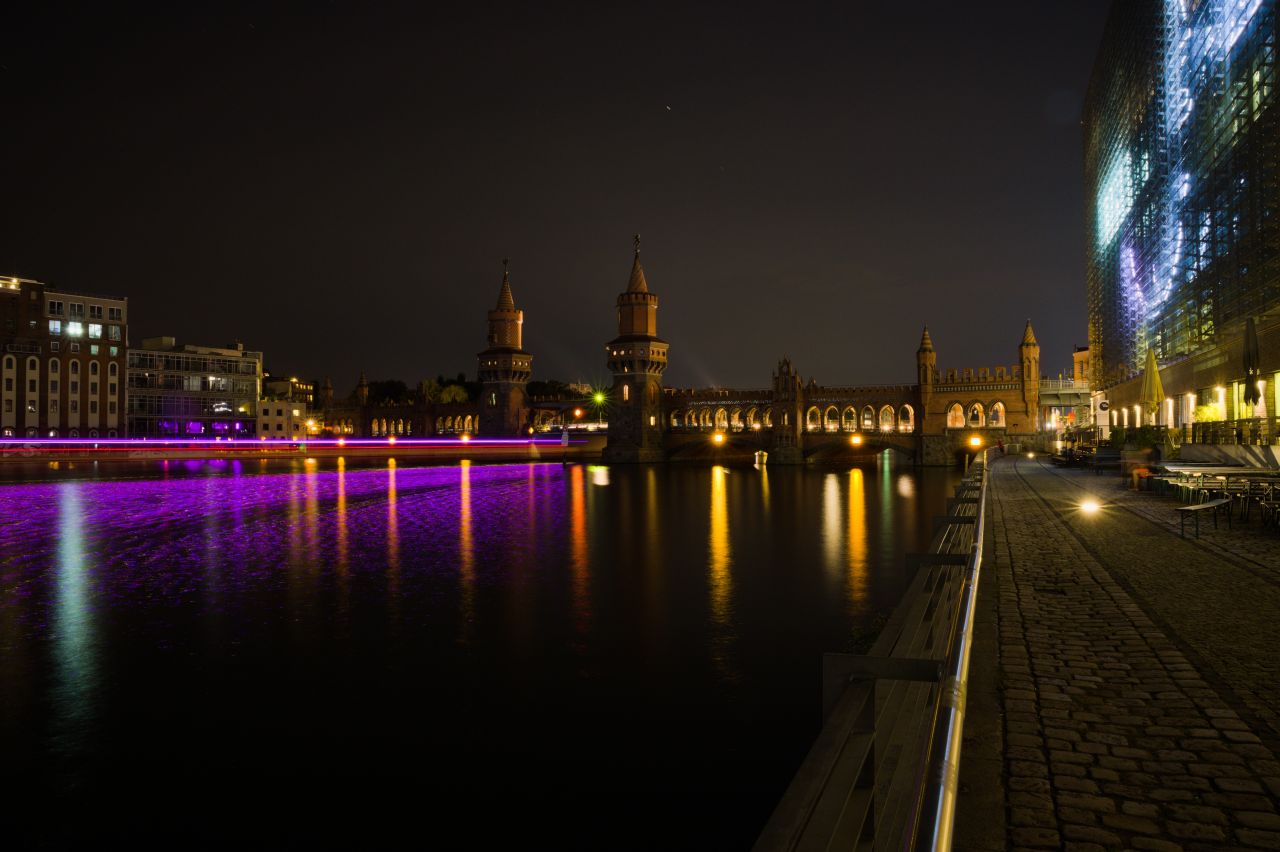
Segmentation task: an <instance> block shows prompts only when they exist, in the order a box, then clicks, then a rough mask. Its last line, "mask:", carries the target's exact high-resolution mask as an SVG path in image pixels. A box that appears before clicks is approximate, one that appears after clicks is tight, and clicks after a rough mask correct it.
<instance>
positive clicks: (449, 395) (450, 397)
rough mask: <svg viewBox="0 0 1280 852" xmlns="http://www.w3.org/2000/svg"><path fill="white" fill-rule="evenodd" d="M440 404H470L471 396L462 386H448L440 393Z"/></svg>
mask: <svg viewBox="0 0 1280 852" xmlns="http://www.w3.org/2000/svg"><path fill="white" fill-rule="evenodd" d="M440 401H441V402H470V401H471V395H470V394H468V393H467V389H466V387H465V386H463V385H454V384H451V385H448V386H446V387H444V388H443V389H441V391H440Z"/></svg>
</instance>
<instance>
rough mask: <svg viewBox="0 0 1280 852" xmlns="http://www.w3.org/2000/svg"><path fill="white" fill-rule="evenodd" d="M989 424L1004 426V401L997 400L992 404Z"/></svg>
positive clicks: (989, 412) (988, 416) (988, 413)
mask: <svg viewBox="0 0 1280 852" xmlns="http://www.w3.org/2000/svg"><path fill="white" fill-rule="evenodd" d="M987 425H988V426H996V427H1000V428H1003V427H1004V403H1003V402H995V403H992V404H991V410H990V411H988V412H987Z"/></svg>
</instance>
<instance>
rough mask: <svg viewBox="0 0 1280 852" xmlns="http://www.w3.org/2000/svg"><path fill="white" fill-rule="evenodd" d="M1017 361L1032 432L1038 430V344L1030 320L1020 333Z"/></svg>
mask: <svg viewBox="0 0 1280 852" xmlns="http://www.w3.org/2000/svg"><path fill="white" fill-rule="evenodd" d="M1018 360H1019V361H1020V362H1021V366H1022V403H1023V405H1024V406H1025V409H1024V410H1025V413H1026V415H1027V422H1028V424H1030V426H1031V431H1033V432H1034V431H1036V430H1038V429H1039V428H1040V424H1039V419H1040V344H1039V343H1037V342H1036V333H1035V332H1034V331H1033V330H1032V329H1031V320H1027V327H1026V329H1025V330H1024V331H1023V332H1022V343H1021V344H1019V345H1018Z"/></svg>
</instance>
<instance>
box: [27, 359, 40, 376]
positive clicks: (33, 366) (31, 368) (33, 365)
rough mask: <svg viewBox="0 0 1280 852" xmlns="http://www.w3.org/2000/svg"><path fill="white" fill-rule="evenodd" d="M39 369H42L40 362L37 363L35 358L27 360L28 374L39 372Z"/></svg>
mask: <svg viewBox="0 0 1280 852" xmlns="http://www.w3.org/2000/svg"><path fill="white" fill-rule="evenodd" d="M39 369H40V362H39V361H37V360H36V359H35V358H28V359H27V372H28V373H34V372H36V371H37V370H39Z"/></svg>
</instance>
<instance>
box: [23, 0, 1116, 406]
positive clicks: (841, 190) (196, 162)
mask: <svg viewBox="0 0 1280 852" xmlns="http://www.w3.org/2000/svg"><path fill="white" fill-rule="evenodd" d="M18 5H19V4H10V5H7V6H6V9H7V10H6V11H4V12H0V32H4V33H5V37H4V52H3V56H0V104H3V105H4V111H5V115H4V119H5V120H4V123H3V129H2V130H0V163H3V166H2V167H0V174H2V175H3V186H4V192H3V204H0V211H2V212H0V274H14V275H19V276H25V277H30V278H37V279H40V280H43V281H45V282H47V283H50V284H52V285H55V286H58V287H61V288H63V289H68V290H83V291H87V292H101V293H106V294H120V295H126V296H128V297H129V299H130V303H129V304H130V313H131V317H130V319H131V330H130V337H131V339H132V341H133V342H134V343H138V342H140V341H141V339H142V338H143V337H144V336H150V335H154V334H174V335H177V336H178V337H179V339H180V340H182V341H189V342H199V343H223V342H225V341H229V340H231V339H233V338H239V339H241V340H243V341H244V342H245V344H246V346H247V347H249V348H254V349H261V350H263V351H264V352H265V353H266V364H267V368H268V369H269V370H272V371H274V372H277V373H295V374H302V375H307V376H322V375H326V374H327V375H331V376H332V377H333V379H334V383H335V385H336V386H337V387H338V388H339V391H340V392H341V391H342V390H345V389H346V388H348V387H350V385H351V384H352V383H354V381H355V378H356V376H357V375H358V374H359V371H360V370H361V369H362V368H363V369H365V370H366V371H367V372H368V374H369V376H370V377H371V378H383V377H387V378H390V377H395V378H402V379H405V380H406V381H410V382H414V381H416V380H418V379H420V378H423V377H426V376H434V375H436V374H437V373H445V374H455V373H457V372H459V371H465V372H466V373H467V374H468V375H473V374H474V372H475V353H476V352H478V351H479V350H480V349H482V348H484V342H485V316H484V313H485V311H486V310H487V309H488V308H490V307H492V306H493V303H494V301H495V300H496V298H497V293H498V286H499V283H500V280H501V258H503V257H504V256H509V257H510V258H511V277H512V284H513V288H514V291H515V297H516V302H517V305H518V306H519V307H520V308H522V309H524V311H525V347H526V348H527V349H529V350H530V351H532V352H533V353H534V356H535V360H534V374H535V377H538V378H560V379H565V380H570V381H572V380H582V381H593V382H603V381H604V380H605V379H606V376H607V371H606V369H605V365H604V364H605V359H604V343H605V342H606V341H607V340H609V339H610V338H611V337H612V336H613V335H614V334H615V331H616V326H615V319H614V308H613V305H614V299H615V297H616V295H617V293H618V292H619V291H620V290H622V289H624V288H625V285H626V282H627V277H628V273H629V271H630V265H631V235H632V234H633V233H635V232H637V231H638V232H639V233H641V234H642V235H643V253H642V258H643V260H644V263H645V270H646V274H647V276H648V280H649V284H650V287H651V288H652V289H653V290H654V291H655V292H657V293H658V294H659V295H660V297H661V299H662V302H661V310H660V311H659V332H660V333H661V334H662V336H663V337H665V338H666V339H667V340H669V341H670V343H671V367H670V369H669V370H668V372H667V384H672V385H690V384H696V385H712V384H715V385H721V386H753V387H760V386H764V385H766V384H767V383H768V381H769V374H770V371H771V370H772V368H773V366H774V364H775V363H776V360H777V358H778V357H779V356H780V355H782V354H784V353H785V354H788V355H790V357H791V358H792V360H793V362H794V363H795V364H796V366H797V368H798V369H799V370H800V371H801V372H802V373H803V374H805V375H806V376H809V375H814V376H816V377H817V379H818V380H819V381H820V382H823V383H826V384H853V383H878V382H898V381H911V380H912V376H913V375H914V352H915V349H916V345H917V343H918V341H919V334H920V326H921V324H922V323H926V322H927V323H928V324H929V327H930V330H931V333H932V335H933V339H934V342H935V344H936V346H937V347H938V350H939V358H938V360H939V366H940V367H944V368H945V367H952V366H955V367H962V366H983V365H992V366H994V365H996V364H1012V363H1013V362H1014V361H1015V359H1016V347H1017V344H1018V341H1019V340H1020V338H1021V334H1022V324H1023V322H1024V320H1025V319H1026V318H1027V317H1031V318H1032V320H1033V322H1034V324H1035V328H1036V332H1037V334H1038V336H1039V339H1040V343H1041V346H1042V348H1043V352H1042V363H1043V365H1044V370H1045V371H1046V372H1050V373H1054V374H1056V372H1057V371H1058V370H1060V369H1063V368H1064V367H1065V366H1066V365H1067V364H1069V362H1070V352H1071V347H1072V346H1073V345H1074V344H1083V343H1084V342H1085V339H1086V326H1085V308H1084V300H1085V285H1084V247H1083V239H1084V237H1083V234H1084V214H1083V198H1082V185H1081V184H1082V164H1081V163H1082V155H1081V147H1080V146H1081V143H1080V127H1079V113H1080V104H1081V101H1082V99H1083V93H1084V87H1085V84H1086V82H1087V79H1088V75H1089V71H1090V65H1091V63H1092V60H1093V57H1094V54H1095V52H1096V49H1097V45H1098V41H1099V39H1100V36H1101V29H1102V23H1103V20H1104V18H1105V14H1106V9H1107V6H1108V3H1107V2H1106V0H1071V2H1028V0H1008V2H984V3H956V2H954V0H950V2H914V3H869V2H832V3H825V4H819V5H812V6H811V5H803V4H799V3H771V4H762V3H725V4H714V5H713V4H698V3H684V4H674V5H671V6H662V5H657V4H651V3H635V4H627V5H618V6H606V5H604V4H590V5H586V6H569V5H551V4H546V5H545V7H544V4H536V3H529V4H516V5H508V4H484V3H465V4H464V3H458V4H449V5H451V6H453V7H455V8H453V9H452V10H450V11H445V12H440V11H437V9H436V7H438V6H443V5H445V4H426V3H409V4H403V5H397V4H387V3H363V2H361V3H354V2H353V3H347V2H330V3H320V2H308V3H304V4H297V5H288V4H282V5H272V6H267V5H265V4H257V5H255V6H248V7H243V8H239V9H238V8H237V7H235V6H227V5H219V6H217V7H215V5H214V4H203V3H173V4H169V5H168V6H167V7H164V6H161V7H157V8H147V7H142V6H129V5H121V4H98V5H99V7H100V8H97V9H96V10H93V11H89V12H83V11H81V12H76V11H68V10H67V7H60V9H61V10H53V9H50V8H48V7H43V8H41V9H40V10H38V11H32V10H31V9H26V10H24V11H17V10H15V9H13V8H12V6H18ZM22 5H24V6H25V5H30V6H37V5H39V4H22ZM108 5H111V6H114V8H110V9H108V8H106V7H107V6H108Z"/></svg>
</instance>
